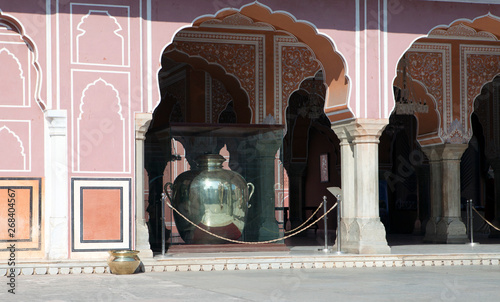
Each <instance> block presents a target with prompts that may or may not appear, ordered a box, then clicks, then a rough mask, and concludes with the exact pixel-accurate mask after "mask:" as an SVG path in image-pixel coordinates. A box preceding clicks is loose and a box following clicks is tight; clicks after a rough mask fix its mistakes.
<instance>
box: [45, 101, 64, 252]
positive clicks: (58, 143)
mask: <svg viewBox="0 0 500 302" xmlns="http://www.w3.org/2000/svg"><path fill="white" fill-rule="evenodd" d="M45 119H46V120H47V121H48V123H49V124H48V126H49V139H50V143H49V145H50V158H49V162H50V164H49V165H47V168H48V173H47V177H48V182H47V189H48V190H47V191H48V192H47V193H48V194H47V198H46V202H47V204H46V209H47V212H48V213H46V215H45V217H48V221H47V223H46V225H47V226H48V227H47V228H46V234H47V236H46V250H47V256H48V258H49V259H67V258H68V256H69V255H68V249H69V242H68V228H69V227H68V226H69V220H68V206H69V202H68V134H67V112H66V110H47V111H46V112H45ZM49 179H50V180H49Z"/></svg>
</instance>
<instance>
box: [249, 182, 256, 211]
mask: <svg viewBox="0 0 500 302" xmlns="http://www.w3.org/2000/svg"><path fill="white" fill-rule="evenodd" d="M247 187H248V192H249V193H248V200H247V205H248V207H249V208H250V207H251V206H252V205H251V204H249V202H250V198H252V195H253V192H254V191H255V186H254V185H253V183H251V182H249V183H247Z"/></svg>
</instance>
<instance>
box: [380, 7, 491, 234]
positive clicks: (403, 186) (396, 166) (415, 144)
mask: <svg viewBox="0 0 500 302" xmlns="http://www.w3.org/2000/svg"><path fill="white" fill-rule="evenodd" d="M498 34H499V33H498V19H497V18H496V17H494V16H491V15H487V16H483V17H480V18H477V19H474V20H473V21H464V20H460V21H456V22H453V23H452V24H450V25H449V26H442V27H437V28H434V29H433V30H431V31H430V32H429V34H428V35H427V36H426V37H423V38H421V39H419V40H417V41H415V42H414V43H413V44H412V45H411V47H410V48H408V50H407V51H406V52H405V54H404V55H403V56H402V58H401V60H400V62H399V64H398V67H397V77H396V79H395V81H394V86H395V87H397V88H395V96H396V98H398V96H401V95H403V96H407V98H406V100H405V99H404V97H400V98H399V99H396V107H395V110H394V112H393V115H392V117H391V124H390V125H389V126H388V127H387V129H386V133H384V135H385V138H381V148H384V147H383V140H384V139H385V140H387V141H390V140H389V139H388V137H389V136H391V134H392V135H393V136H394V129H399V132H400V133H401V131H404V133H405V135H404V136H396V137H393V139H394V140H393V141H391V142H392V143H387V144H386V151H387V152H389V153H390V154H392V156H391V158H389V159H385V161H386V162H387V166H388V167H389V168H387V169H386V171H383V172H384V173H385V174H386V175H389V176H391V177H392V178H390V179H391V181H392V183H393V184H394V185H393V186H392V192H391V185H390V182H391V181H388V182H387V183H386V184H385V187H386V188H388V189H389V200H390V198H391V197H390V195H391V194H392V196H393V197H392V198H396V199H395V202H396V201H397V198H398V196H404V195H405V191H408V190H409V189H412V188H417V190H416V193H417V194H416V200H415V198H414V197H415V195H414V194H412V195H410V196H412V198H409V197H407V198H406V199H407V200H406V202H404V203H403V204H407V205H411V208H410V209H409V210H408V212H407V213H398V212H397V211H396V212H395V211H394V208H393V207H391V205H390V204H391V202H388V204H389V215H388V218H387V219H386V220H385V223H386V226H388V230H389V233H391V232H392V233H413V234H417V235H423V237H422V240H424V241H426V242H434V243H463V242H465V241H467V240H468V239H467V236H468V234H467V230H466V226H465V213H466V201H467V200H469V199H472V200H474V201H475V205H476V209H477V210H486V212H488V210H487V206H486V199H488V196H489V197H490V198H491V193H489V194H484V193H483V192H486V190H485V189H486V183H487V181H486V179H487V177H488V169H489V168H488V164H485V161H486V159H485V146H484V145H485V143H484V141H485V139H484V131H485V130H484V125H483V124H482V123H481V122H480V121H482V120H483V119H482V118H478V112H476V111H474V110H475V107H474V106H476V110H477V106H480V105H479V104H481V101H478V100H482V99H483V98H485V96H480V97H478V100H476V101H475V102H476V103H474V100H475V99H476V96H477V95H479V94H480V93H481V87H483V85H484V84H485V83H487V82H488V81H491V80H492V79H493V77H494V76H495V75H497V74H498V73H499V72H500V70H499V68H498V62H499V60H500V56H498V55H497V49H498V47H500V41H499V35H498ZM403 71H404V72H403ZM404 81H406V84H403V82H404ZM492 87H493V86H490V87H488V88H487V89H486V90H489V89H490V88H491V89H492ZM482 93H484V89H483V92H482ZM424 104H425V105H426V106H427V108H425V110H423V109H422V110H421V108H423V107H422V106H423V105H424ZM398 107H399V108H407V109H408V111H406V112H403V111H405V110H402V111H400V112H398ZM473 111H474V113H473ZM400 113H403V114H405V115H408V117H405V118H403V119H404V120H406V122H401V117H398V115H400ZM412 116H415V118H416V119H415V120H414V119H413V117H412ZM471 116H472V117H471ZM398 121H399V122H398ZM398 125H399V126H398ZM389 146H390V147H389ZM408 148H409V149H408ZM405 149H406V151H404V150H405ZM380 153H383V152H382V151H380ZM405 154H406V155H405ZM415 156H416V158H415ZM400 157H401V158H402V159H404V160H403V161H401V160H399V161H398V158H400ZM412 158H413V160H414V161H415V162H414V163H413V162H412V161H411V160H412ZM417 159H418V160H417ZM383 161H384V159H381V167H382V166H383ZM451 161H452V162H453V164H449V163H450V162H451ZM490 174H491V173H490ZM415 177H416V181H415ZM381 178H382V176H381ZM492 179H493V178H492ZM385 180H387V177H386V178H385ZM415 184H416V185H417V186H415ZM455 188H456V189H455ZM381 191H382V190H381ZM394 204H396V203H394ZM490 207H492V203H491V202H490ZM391 210H392V212H391ZM491 211H493V210H491ZM487 215H490V218H492V219H493V218H494V217H496V216H495V215H494V214H493V212H488V214H487ZM381 216H382V215H381ZM405 216H407V218H408V220H406V219H403V218H404V217H405ZM476 218H477V219H476V221H478V219H479V220H480V218H479V217H478V216H476ZM397 221H400V222H399V223H398V222H397ZM412 224H413V225H414V227H413V228H412V227H411V226H412ZM479 225H480V224H479ZM483 229H484V228H483ZM476 230H477V228H476ZM476 238H477V237H476Z"/></svg>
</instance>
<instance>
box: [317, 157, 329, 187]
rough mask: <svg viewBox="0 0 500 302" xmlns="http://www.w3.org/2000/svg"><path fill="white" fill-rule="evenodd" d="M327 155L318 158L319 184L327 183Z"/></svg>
mask: <svg viewBox="0 0 500 302" xmlns="http://www.w3.org/2000/svg"><path fill="white" fill-rule="evenodd" d="M328 168H329V166H328V153H325V154H321V155H320V156H319V171H320V173H321V174H320V179H321V182H328V181H329V180H330V179H329V169H328Z"/></svg>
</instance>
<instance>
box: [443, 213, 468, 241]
mask: <svg viewBox="0 0 500 302" xmlns="http://www.w3.org/2000/svg"><path fill="white" fill-rule="evenodd" d="M467 241H468V239H467V229H466V227H465V224H464V223H463V222H462V220H461V219H460V217H444V218H442V219H441V220H440V221H439V222H438V224H437V228H436V240H435V243H451V244H455V243H457V244H460V243H466V242H467Z"/></svg>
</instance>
